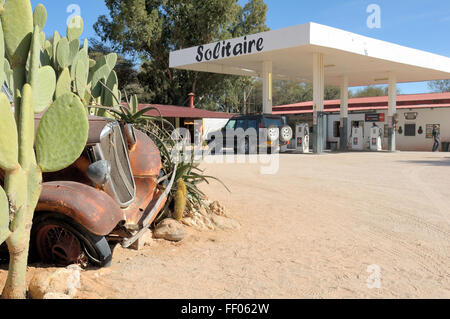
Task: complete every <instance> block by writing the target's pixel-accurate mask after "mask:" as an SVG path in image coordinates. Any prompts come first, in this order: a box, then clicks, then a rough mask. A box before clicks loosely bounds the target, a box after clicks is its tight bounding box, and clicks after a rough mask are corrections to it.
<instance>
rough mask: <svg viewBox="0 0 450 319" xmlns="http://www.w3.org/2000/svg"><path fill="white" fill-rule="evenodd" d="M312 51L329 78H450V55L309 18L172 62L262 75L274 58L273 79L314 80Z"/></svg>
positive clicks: (358, 82) (191, 51) (354, 81)
mask: <svg viewBox="0 0 450 319" xmlns="http://www.w3.org/2000/svg"><path fill="white" fill-rule="evenodd" d="M313 53H323V55H324V65H325V83H326V84H329V85H337V86H338V85H340V84H341V82H342V76H344V75H347V76H348V80H349V86H363V85H371V84H384V83H387V82H388V72H394V73H395V74H396V77H397V82H399V83H403V82H419V81H430V80H441V79H450V58H448V57H445V56H440V55H436V54H433V53H429V52H425V51H420V50H416V49H411V48H408V47H404V46H400V45H397V44H393V43H389V42H385V41H380V40H376V39H372V38H368V37H365V36H361V35H357V34H354V33H351V32H347V31H343V30H339V29H336V28H332V27H328V26H324V25H320V24H316V23H307V24H303V25H298V26H293V27H289V28H285V29H279V30H274V31H268V32H263V33H259V34H255V35H249V36H246V37H241V38H235V39H231V40H227V41H220V42H216V43H210V44H206V45H202V46H198V47H193V48H188V49H183V50H179V51H175V52H171V54H170V67H171V68H178V69H185V70H193V71H204V72H213V73H224V74H235V75H251V76H259V77H262V72H263V62H265V61H271V62H272V70H273V71H272V72H273V78H274V79H280V80H292V81H310V82H311V81H312V80H313Z"/></svg>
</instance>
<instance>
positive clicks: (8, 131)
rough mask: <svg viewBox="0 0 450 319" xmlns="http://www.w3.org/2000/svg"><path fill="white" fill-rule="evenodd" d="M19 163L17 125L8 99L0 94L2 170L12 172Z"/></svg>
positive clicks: (0, 159) (0, 157)
mask: <svg viewBox="0 0 450 319" xmlns="http://www.w3.org/2000/svg"><path fill="white" fill-rule="evenodd" d="M18 161H19V146H18V136H17V125H16V121H15V119H14V114H13V111H12V108H11V104H10V103H9V100H8V98H7V97H6V95H5V94H4V93H3V92H2V93H0V168H1V169H3V170H6V171H8V170H12V169H14V168H16V166H17V165H18V163H19V162H18Z"/></svg>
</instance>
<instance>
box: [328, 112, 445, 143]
mask: <svg viewBox="0 0 450 319" xmlns="http://www.w3.org/2000/svg"><path fill="white" fill-rule="evenodd" d="M409 112H417V113H418V116H417V119H416V120H414V121H408V120H406V119H405V113H409ZM367 113H385V118H386V120H387V111H378V112H367ZM397 113H398V121H399V122H398V127H397V128H399V127H402V129H403V133H402V134H399V133H398V132H396V145H397V150H399V151H431V149H432V147H433V143H434V140H433V139H428V138H426V127H427V124H440V125H441V144H442V142H450V108H436V109H412V110H410V109H400V110H397ZM327 118H328V141H329V142H339V138H335V137H334V133H333V128H334V122H335V121H340V117H339V115H338V114H330V115H328V116H327ZM364 120H365V114H352V113H350V114H349V128H348V130H349V131H348V136H350V134H351V122H352V121H364ZM414 123H415V124H416V136H405V124H414ZM376 124H377V125H378V126H379V127H381V128H382V129H383V130H384V126H385V125H386V124H387V122H377V123H376ZM420 126H422V130H423V133H422V134H418V130H419V127H420ZM371 127H372V122H366V123H364V138H365V140H366V144H367V145H368V142H369V137H370V128H371ZM384 137H385V138H384V139H383V149H387V132H386V133H385V134H384Z"/></svg>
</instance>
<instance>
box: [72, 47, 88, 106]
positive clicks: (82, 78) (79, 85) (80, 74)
mask: <svg viewBox="0 0 450 319" xmlns="http://www.w3.org/2000/svg"><path fill="white" fill-rule="evenodd" d="M80 52H83V53H84V51H80ZM88 76H89V60H88V58H87V57H85V58H80V59H79V60H78V62H77V65H76V67H75V85H76V89H77V92H78V95H79V96H80V97H82V98H84V96H85V94H86V87H87V81H88Z"/></svg>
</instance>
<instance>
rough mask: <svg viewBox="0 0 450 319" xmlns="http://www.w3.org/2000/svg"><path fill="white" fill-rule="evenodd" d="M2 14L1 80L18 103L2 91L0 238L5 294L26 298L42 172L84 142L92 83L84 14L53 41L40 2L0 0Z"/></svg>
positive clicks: (65, 161)
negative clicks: (6, 255)
mask: <svg viewBox="0 0 450 319" xmlns="http://www.w3.org/2000/svg"><path fill="white" fill-rule="evenodd" d="M2 3H3V1H2ZM0 18H1V19H0V82H1V83H0V85H2V84H3V83H4V82H6V83H7V84H8V86H9V87H10V88H11V89H13V93H14V109H15V114H14V113H13V111H12V108H11V104H10V101H9V100H8V98H7V97H6V95H5V94H4V93H0V169H1V170H2V171H3V172H4V187H0V244H2V243H3V242H4V241H6V243H7V245H8V249H9V252H10V265H9V270H8V279H7V281H6V284H5V287H4V289H3V294H2V297H3V298H25V294H26V280H25V279H26V278H25V275H26V266H27V257H28V245H29V236H30V229H31V223H32V220H33V214H34V210H35V208H36V205H37V202H38V200H39V196H40V192H41V183H42V172H53V171H57V170H61V169H63V168H65V167H67V166H69V165H71V164H72V163H73V162H74V161H75V160H76V159H77V158H78V157H79V156H80V155H81V153H82V151H83V149H84V147H85V145H86V141H87V137H88V130H89V123H88V119H87V110H86V106H85V105H84V104H83V102H82V101H86V100H85V96H86V94H85V93H86V88H89V83H88V78H89V58H88V55H87V45H86V44H85V47H83V48H82V49H81V51H82V52H83V53H80V54H79V52H81V51H80V40H79V39H78V38H79V36H81V33H82V22H81V23H78V27H74V28H70V29H68V32H67V38H61V37H60V36H59V34H58V33H57V32H55V34H54V38H53V42H50V41H48V40H45V34H44V32H43V31H42V29H43V28H44V26H45V23H46V19H47V11H46V10H45V7H44V6H43V5H38V6H36V8H35V10H34V12H33V11H32V8H31V3H30V0H6V2H5V3H4V4H3V5H1V4H0ZM80 19H81V18H80ZM77 21H79V20H77ZM80 26H81V28H80ZM5 53H6V57H7V58H6V59H5V58H4V56H5ZM77 57H78V58H77ZM75 61H76V65H75V66H74V65H73V64H74V62H75ZM71 68H74V72H73V74H74V77H72V76H71V74H72V73H71V71H72V70H71ZM78 77H79V78H78ZM74 88H76V90H74ZM83 89H84V91H83ZM72 91H75V92H79V93H83V96H82V97H81V98H80V97H79V96H77V95H76V94H74V93H72ZM41 112H45V113H44V114H43V116H42V118H41V121H40V123H39V126H38V128H37V135H36V143H35V127H34V125H35V122H34V114H35V113H41Z"/></svg>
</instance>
